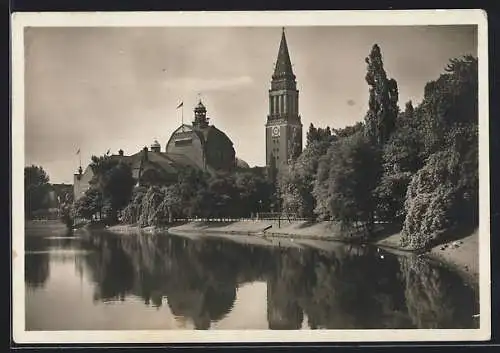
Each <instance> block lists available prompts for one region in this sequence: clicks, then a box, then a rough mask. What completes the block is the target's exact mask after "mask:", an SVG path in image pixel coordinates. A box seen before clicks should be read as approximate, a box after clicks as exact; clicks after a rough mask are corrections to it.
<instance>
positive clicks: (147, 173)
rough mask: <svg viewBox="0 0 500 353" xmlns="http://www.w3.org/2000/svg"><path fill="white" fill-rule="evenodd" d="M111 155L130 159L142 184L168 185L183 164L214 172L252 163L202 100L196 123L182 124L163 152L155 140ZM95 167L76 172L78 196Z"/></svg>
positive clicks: (134, 173)
mask: <svg viewBox="0 0 500 353" xmlns="http://www.w3.org/2000/svg"><path fill="white" fill-rule="evenodd" d="M110 158H115V159H118V160H120V161H122V162H125V163H127V164H128V165H129V166H130V167H131V169H132V175H133V177H134V179H135V180H136V181H137V184H138V185H159V184H162V185H165V184H169V183H171V182H175V181H176V180H177V175H178V173H179V171H180V170H182V169H183V168H187V167H191V168H195V169H198V170H202V171H204V172H207V173H209V174H211V175H215V174H217V173H221V172H222V173H223V172H230V171H232V170H234V169H235V168H236V167H241V166H244V165H246V166H248V164H246V163H245V162H244V161H242V160H240V159H237V158H236V157H235V151H234V147H233V142H232V141H231V139H230V138H229V137H228V136H227V135H226V134H225V133H224V132H222V131H221V130H219V129H218V128H216V127H215V126H214V125H210V124H209V118H208V117H207V109H206V107H205V106H204V105H203V103H202V102H201V100H200V101H199V102H198V104H197V105H196V107H195V108H194V120H193V121H192V125H187V124H181V126H179V127H178V128H177V129H176V130H175V131H174V132H173V133H172V135H171V136H170V138H169V140H168V142H167V143H166V146H165V151H164V152H162V150H161V145H160V143H159V142H158V141H157V140H154V141H153V143H152V144H151V145H150V147H149V148H148V147H144V148H143V149H142V150H141V151H139V152H137V153H135V154H133V155H130V156H126V155H124V152H123V150H120V151H118V154H115V155H111V156H110ZM92 177H93V172H92V168H91V167H90V166H88V167H87V168H86V169H85V171H83V170H82V169H81V168H80V170H79V172H78V173H77V174H75V175H74V196H75V200H76V199H78V198H79V197H81V196H83V194H84V193H85V191H86V190H87V189H88V188H89V187H90V181H91V180H92Z"/></svg>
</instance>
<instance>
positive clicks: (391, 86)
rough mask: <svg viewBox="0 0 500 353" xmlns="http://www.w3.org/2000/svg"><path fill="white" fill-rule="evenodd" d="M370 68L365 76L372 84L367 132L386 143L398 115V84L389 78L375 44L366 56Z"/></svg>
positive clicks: (375, 140) (366, 120)
mask: <svg viewBox="0 0 500 353" xmlns="http://www.w3.org/2000/svg"><path fill="white" fill-rule="evenodd" d="M365 61H366V63H367V64H368V70H367V73H366V76H365V79H366V82H367V83H368V85H369V86H370V98H369V102H368V112H367V114H366V117H365V122H366V133H367V136H368V137H369V138H370V139H371V141H373V142H376V143H378V144H380V145H382V144H384V143H385V142H386V141H387V139H388V138H389V136H390V134H391V132H392V131H393V129H394V127H395V124H396V118H397V116H398V110H399V108H398V85H397V82H396V80H394V79H388V78H387V74H386V72H385V70H384V64H383V62H382V53H381V52H380V47H379V46H378V45H377V44H374V45H373V47H372V50H371V52H370V55H369V56H368V57H367V58H366V60H365Z"/></svg>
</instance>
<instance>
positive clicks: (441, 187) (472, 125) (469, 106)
mask: <svg viewBox="0 0 500 353" xmlns="http://www.w3.org/2000/svg"><path fill="white" fill-rule="evenodd" d="M477 73H478V71H477V59H475V58H472V57H470V56H465V57H463V58H461V59H452V60H451V61H450V64H449V65H448V67H447V68H446V73H445V74H442V75H441V76H440V77H439V79H438V80H436V81H434V82H431V83H429V84H428V85H427V86H426V90H425V96H424V100H423V102H422V104H421V105H420V106H419V107H418V108H417V109H416V110H415V114H416V115H417V116H418V118H419V126H418V127H419V130H420V134H419V136H421V138H422V140H421V149H422V150H423V152H422V153H421V154H420V155H421V158H422V157H424V158H425V165H424V166H423V168H421V169H420V170H418V172H417V173H416V174H415V175H414V176H413V177H412V179H411V182H410V184H409V187H408V192H407V195H406V201H405V211H406V219H405V223H404V226H403V236H402V245H404V246H407V247H411V248H422V247H427V246H430V245H432V244H433V243H435V242H438V241H439V240H440V239H442V238H443V237H445V236H446V234H447V233H448V232H449V231H451V230H453V229H456V228H457V227H459V226H460V227H463V226H470V227H475V226H477V224H478V207H479V205H478V192H479V182H478V110H477V107H478V105H477V99H478V96H477V80H478V76H477Z"/></svg>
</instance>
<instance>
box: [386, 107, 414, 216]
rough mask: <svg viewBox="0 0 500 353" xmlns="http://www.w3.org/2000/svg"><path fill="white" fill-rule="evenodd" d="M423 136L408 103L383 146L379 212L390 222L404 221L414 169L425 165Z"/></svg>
mask: <svg viewBox="0 0 500 353" xmlns="http://www.w3.org/2000/svg"><path fill="white" fill-rule="evenodd" d="M420 145H421V144H420V135H419V131H418V128H417V124H416V121H415V116H414V109H413V105H412V103H411V101H410V102H408V103H406V109H405V111H404V113H402V114H400V116H399V117H398V120H397V124H396V129H395V131H394V132H393V134H392V135H391V136H390V137H389V140H388V141H387V143H386V144H385V145H384V147H383V170H384V171H383V175H382V178H381V182H380V184H379V185H378V186H377V189H376V194H377V215H378V217H379V218H381V219H383V220H386V221H390V222H394V221H396V222H401V221H402V220H404V200H405V197H406V189H407V187H408V184H409V182H410V180H411V178H412V176H413V175H414V174H415V172H416V171H417V170H418V169H420V168H421V167H422V164H423V162H422V160H421V158H420V150H421V146H420Z"/></svg>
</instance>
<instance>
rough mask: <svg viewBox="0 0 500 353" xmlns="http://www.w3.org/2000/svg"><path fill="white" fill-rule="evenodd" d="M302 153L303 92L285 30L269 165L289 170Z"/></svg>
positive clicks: (269, 125)
mask: <svg viewBox="0 0 500 353" xmlns="http://www.w3.org/2000/svg"><path fill="white" fill-rule="evenodd" d="M301 151H302V123H301V118H300V115H299V91H298V90H297V83H296V80H295V74H294V73H293V69H292V63H291V61H290V54H289V52H288V45H287V42H286V36H285V30H284V29H283V32H282V35H281V43H280V47H279V50H278V59H277V61H276V66H275V69H274V74H273V76H272V80H271V89H270V90H269V115H268V116H267V122H266V165H267V166H268V167H271V168H276V170H277V171H278V173H279V172H282V171H285V170H286V168H287V165H288V163H289V161H290V160H291V159H293V158H296V157H297V156H298V155H299V154H300V153H301Z"/></svg>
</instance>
